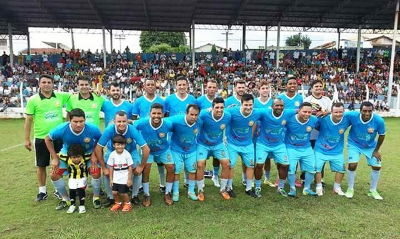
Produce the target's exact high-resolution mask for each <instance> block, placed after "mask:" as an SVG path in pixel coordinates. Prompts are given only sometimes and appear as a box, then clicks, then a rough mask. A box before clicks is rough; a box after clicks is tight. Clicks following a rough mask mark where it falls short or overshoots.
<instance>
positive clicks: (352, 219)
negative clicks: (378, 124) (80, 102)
mask: <svg viewBox="0 0 400 239" xmlns="http://www.w3.org/2000/svg"><path fill="white" fill-rule="evenodd" d="M399 123H400V119H394V118H393V119H391V118H389V119H386V124H387V136H386V140H385V142H384V144H383V146H382V148H381V153H382V158H383V160H382V162H383V169H382V173H381V180H380V183H379V186H378V190H379V192H380V194H381V195H382V196H383V197H384V200H383V201H376V200H373V199H372V198H369V197H368V196H367V192H368V189H369V181H370V176H369V175H370V168H369V167H367V165H366V161H365V159H362V160H361V161H360V165H359V168H358V170H357V178H356V184H355V197H354V199H351V200H349V199H346V198H345V197H340V196H335V195H333V194H332V193H331V192H332V185H333V176H334V175H333V174H332V173H330V171H329V169H326V176H325V181H326V182H327V187H326V188H325V195H324V196H323V197H317V198H312V197H307V196H302V195H300V192H301V190H299V189H298V198H296V199H292V198H281V197H280V196H279V195H277V194H276V193H275V189H273V188H268V187H267V186H264V185H263V191H262V194H263V197H262V198H260V199H253V198H249V197H248V196H246V195H245V194H244V188H243V187H242V186H241V185H240V178H241V177H240V176H241V175H240V166H239V167H237V172H236V177H235V182H234V184H235V185H236V187H235V191H236V193H237V194H238V197H237V198H235V199H232V200H229V201H223V200H222V198H221V197H220V195H219V194H218V189H217V188H215V187H214V186H213V184H212V182H211V180H209V179H206V189H205V190H206V200H205V201H204V202H192V201H190V200H189V199H187V198H186V190H185V189H184V188H183V187H182V186H181V200H180V202H178V203H175V204H174V205H173V206H170V207H167V206H165V205H164V203H163V201H162V195H161V194H160V193H159V191H158V175H157V174H158V173H157V169H156V167H154V168H153V169H152V175H151V179H150V182H151V188H150V190H151V197H152V206H151V207H149V208H143V207H134V208H133V211H132V212H130V213H111V212H110V211H109V210H108V209H98V210H96V209H93V206H92V204H91V194H92V190H91V188H89V189H88V191H87V194H88V196H87V200H86V208H87V213H86V214H83V215H80V214H78V213H77V212H76V213H74V214H71V215H69V214H68V215H67V214H66V211H56V210H55V209H54V208H55V206H56V204H57V203H58V200H57V199H56V198H54V197H52V195H51V192H52V191H53V186H52V185H51V183H50V180H48V183H47V187H48V193H49V198H48V200H46V201H43V202H41V203H36V202H34V199H35V197H36V194H37V180H36V174H35V172H36V169H35V166H34V152H28V151H27V150H25V148H24V146H23V145H22V144H23V125H24V121H23V120H1V121H0V135H1V136H0V163H1V172H0V182H1V184H0V185H1V186H0V215H1V220H0V238H21V237H23V238H44V237H46V238H235V239H237V238H399V237H400V226H399V221H400V207H399V206H400V205H399V199H400V193H399V192H398V184H397V181H398V177H399V175H398V172H400V166H399V165H400V164H399V161H400V149H399V147H398V143H399V136H398V135H399V134H398V133H400V124H399ZM208 163H209V164H210V165H211V162H208ZM208 167H210V166H208ZM273 168H275V167H274V166H273ZM275 177H276V172H275V170H272V176H271V178H275ZM181 185H182V184H181ZM342 186H343V190H346V189H347V181H346V177H345V180H344V182H343V185H342ZM102 199H103V200H104V199H105V198H102Z"/></svg>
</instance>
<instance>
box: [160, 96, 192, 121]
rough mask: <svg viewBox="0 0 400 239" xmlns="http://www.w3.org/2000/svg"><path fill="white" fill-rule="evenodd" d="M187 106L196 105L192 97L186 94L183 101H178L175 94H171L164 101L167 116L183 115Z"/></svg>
mask: <svg viewBox="0 0 400 239" xmlns="http://www.w3.org/2000/svg"><path fill="white" fill-rule="evenodd" d="M189 104H196V99H195V98H194V97H193V96H192V95H189V94H188V95H186V97H185V98H184V99H180V98H178V96H177V95H176V94H172V95H170V96H168V97H167V99H166V100H165V111H166V112H168V116H174V115H184V114H186V107H187V106H188V105H189Z"/></svg>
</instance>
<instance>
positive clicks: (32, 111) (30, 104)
mask: <svg viewBox="0 0 400 239" xmlns="http://www.w3.org/2000/svg"><path fill="white" fill-rule="evenodd" d="M34 99H35V98H34V97H31V98H30V99H29V100H28V103H27V104H26V108H25V114H27V115H34V114H35V103H34Z"/></svg>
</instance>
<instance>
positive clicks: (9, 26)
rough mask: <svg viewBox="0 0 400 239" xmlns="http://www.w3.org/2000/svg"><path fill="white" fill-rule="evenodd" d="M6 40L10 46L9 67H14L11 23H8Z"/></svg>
mask: <svg viewBox="0 0 400 239" xmlns="http://www.w3.org/2000/svg"><path fill="white" fill-rule="evenodd" d="M8 41H9V45H10V46H9V47H10V65H11V68H13V67H14V52H13V39H12V26H11V23H8Z"/></svg>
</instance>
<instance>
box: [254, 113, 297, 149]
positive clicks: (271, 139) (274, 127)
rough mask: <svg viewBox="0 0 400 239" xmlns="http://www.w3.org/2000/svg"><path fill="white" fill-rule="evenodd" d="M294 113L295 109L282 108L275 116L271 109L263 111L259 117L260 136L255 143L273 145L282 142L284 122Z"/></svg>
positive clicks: (284, 129)
mask: <svg viewBox="0 0 400 239" xmlns="http://www.w3.org/2000/svg"><path fill="white" fill-rule="evenodd" d="M295 114H296V110H283V111H282V114H281V115H280V116H275V115H274V113H273V109H267V110H265V111H263V113H262V117H261V118H260V121H259V122H260V136H259V137H258V138H257V143H261V144H263V145H266V146H270V147H274V146H277V145H280V144H284V140H283V139H284V136H285V131H286V127H285V126H286V123H287V122H288V120H289V118H291V117H292V116H293V115H295Z"/></svg>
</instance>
